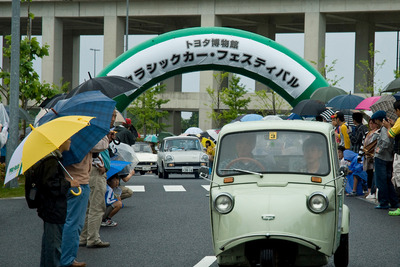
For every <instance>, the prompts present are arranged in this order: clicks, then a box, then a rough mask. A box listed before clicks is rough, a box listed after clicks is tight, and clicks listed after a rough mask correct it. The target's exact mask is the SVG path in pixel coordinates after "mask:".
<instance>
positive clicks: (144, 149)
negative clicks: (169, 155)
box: [133, 143, 153, 153]
mask: <svg viewBox="0 0 400 267" xmlns="http://www.w3.org/2000/svg"><path fill="white" fill-rule="evenodd" d="M133 150H135V152H137V153H153V151H152V150H151V147H150V144H147V143H136V144H134V145H133Z"/></svg>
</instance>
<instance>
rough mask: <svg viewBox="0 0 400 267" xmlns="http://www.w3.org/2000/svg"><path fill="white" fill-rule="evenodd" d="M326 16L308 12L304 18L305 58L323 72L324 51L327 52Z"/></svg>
mask: <svg viewBox="0 0 400 267" xmlns="http://www.w3.org/2000/svg"><path fill="white" fill-rule="evenodd" d="M325 32H326V19H325V15H324V14H321V13H319V12H307V13H305V17H304V58H305V59H306V60H307V61H308V62H315V63H311V64H312V65H314V66H315V68H316V69H317V70H321V69H322V68H323V67H324V66H325V58H323V57H322V51H323V50H325Z"/></svg>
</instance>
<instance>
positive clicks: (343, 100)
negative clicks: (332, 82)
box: [326, 94, 364, 109]
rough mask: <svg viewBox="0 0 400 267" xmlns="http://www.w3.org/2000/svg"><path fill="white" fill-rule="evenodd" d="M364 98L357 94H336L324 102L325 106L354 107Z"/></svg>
mask: <svg viewBox="0 0 400 267" xmlns="http://www.w3.org/2000/svg"><path fill="white" fill-rule="evenodd" d="M363 100H364V98H363V97H361V96H358V95H352V94H349V95H338V96H335V97H334V98H332V99H331V100H329V101H328V103H326V106H327V107H331V108H337V109H355V108H356V107H357V105H358V104H360V102H361V101H363Z"/></svg>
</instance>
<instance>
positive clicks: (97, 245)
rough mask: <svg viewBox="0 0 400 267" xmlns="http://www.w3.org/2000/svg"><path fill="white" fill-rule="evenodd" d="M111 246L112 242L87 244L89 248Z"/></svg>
mask: <svg viewBox="0 0 400 267" xmlns="http://www.w3.org/2000/svg"><path fill="white" fill-rule="evenodd" d="M109 246H110V242H104V241H100V242H98V243H96V244H93V245H87V246H86V247H87V248H108V247H109Z"/></svg>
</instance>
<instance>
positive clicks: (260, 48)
mask: <svg viewBox="0 0 400 267" xmlns="http://www.w3.org/2000/svg"><path fill="white" fill-rule="evenodd" d="M203 70H220V71H227V72H234V73H238V74H241V75H244V76H247V77H249V78H252V79H254V80H256V81H258V82H261V83H263V84H265V85H267V86H269V87H270V88H272V89H273V90H274V91H275V92H277V93H278V94H279V95H281V96H282V97H283V98H284V99H285V100H286V101H288V102H289V104H291V105H292V106H294V105H296V104H297V103H298V102H300V101H301V100H303V99H308V98H309V97H310V95H311V94H312V93H313V92H314V91H315V90H316V89H317V88H319V87H325V86H329V84H328V83H327V82H326V80H325V79H324V78H323V77H322V76H321V74H320V73H319V72H318V71H317V70H316V69H315V68H314V67H313V66H312V65H311V64H309V63H308V62H307V61H306V60H304V59H303V58H301V57H300V56H298V55H297V54H295V53H293V52H292V51H290V50H289V49H287V48H285V47H284V46H282V45H280V44H278V43H276V42H275V41H273V40H270V39H268V38H266V37H264V36H261V35H258V34H254V33H251V32H247V31H242V30H237V29H232V28H223V27H208V28H201V27H199V28H188V29H183V30H177V31H172V32H168V33H165V34H162V35H160V36H157V37H155V38H153V39H150V40H148V41H146V42H143V43H141V44H139V45H137V46H136V47H133V48H132V49H130V50H128V51H126V52H125V53H123V54H122V55H120V56H119V57H118V58H116V59H115V60H114V61H113V62H111V63H110V64H109V65H108V66H107V67H105V68H104V69H103V70H102V71H101V72H100V73H99V74H98V76H107V75H119V76H124V77H130V78H132V79H133V80H134V81H135V82H138V83H139V84H140V85H141V87H140V88H138V89H137V90H135V91H132V92H128V93H126V94H124V95H120V96H118V97H116V98H115V100H116V101H117V103H118V104H117V108H118V109H119V110H124V109H125V108H126V107H127V106H128V105H129V104H130V103H131V102H132V101H133V100H135V99H136V98H137V97H138V96H139V95H140V94H141V93H143V92H144V91H146V90H147V89H148V88H151V87H152V86H154V85H155V84H157V83H158V82H160V81H163V80H165V79H167V78H170V77H173V76H175V75H178V74H183V73H187V72H193V71H203Z"/></svg>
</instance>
